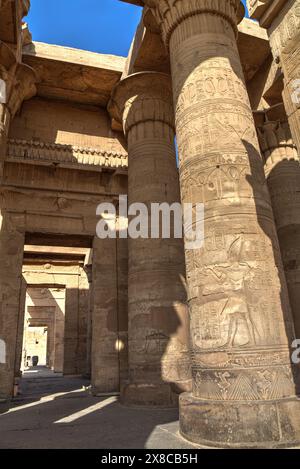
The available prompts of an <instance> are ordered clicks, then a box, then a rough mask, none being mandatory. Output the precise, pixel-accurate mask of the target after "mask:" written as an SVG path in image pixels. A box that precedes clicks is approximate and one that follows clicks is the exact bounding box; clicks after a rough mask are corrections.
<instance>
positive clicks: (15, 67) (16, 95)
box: [0, 42, 37, 118]
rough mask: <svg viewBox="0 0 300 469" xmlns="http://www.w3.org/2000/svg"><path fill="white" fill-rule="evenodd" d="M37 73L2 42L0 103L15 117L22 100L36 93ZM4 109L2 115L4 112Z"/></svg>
mask: <svg viewBox="0 0 300 469" xmlns="http://www.w3.org/2000/svg"><path fill="white" fill-rule="evenodd" d="M36 82H37V75H36V72H35V71H34V69H33V68H31V67H29V66H28V65H26V64H24V63H22V62H20V63H18V61H17V59H16V56H15V53H14V51H13V50H12V49H11V48H10V47H9V46H7V45H6V44H5V43H3V42H0V83H1V97H0V105H1V107H2V108H5V109H6V111H8V112H9V114H10V118H13V117H14V116H15V114H16V112H17V111H18V109H19V107H20V106H21V104H22V102H23V101H24V100H26V99H30V98H31V97H32V96H34V95H35V93H36ZM4 113H5V112H4V109H2V111H1V115H2V114H4Z"/></svg>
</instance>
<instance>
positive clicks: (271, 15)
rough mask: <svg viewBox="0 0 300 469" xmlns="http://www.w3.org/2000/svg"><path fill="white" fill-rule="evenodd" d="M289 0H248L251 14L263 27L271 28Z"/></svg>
mask: <svg viewBox="0 0 300 469" xmlns="http://www.w3.org/2000/svg"><path fill="white" fill-rule="evenodd" d="M287 1H288V0H247V6H248V9H249V15H250V17H251V18H253V19H255V20H258V21H259V23H260V25H261V26H262V27H263V28H269V27H270V26H271V24H272V22H273V21H274V19H275V18H276V16H278V14H279V12H280V11H281V10H282V8H283V7H284V6H285V4H286V3H287Z"/></svg>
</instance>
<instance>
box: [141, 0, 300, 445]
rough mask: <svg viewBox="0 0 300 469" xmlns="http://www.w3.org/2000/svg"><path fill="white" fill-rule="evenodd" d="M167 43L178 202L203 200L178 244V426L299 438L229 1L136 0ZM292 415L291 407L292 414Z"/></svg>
mask: <svg viewBox="0 0 300 469" xmlns="http://www.w3.org/2000/svg"><path fill="white" fill-rule="evenodd" d="M146 3H147V4H148V5H149V6H150V7H151V8H152V11H153V14H154V15H155V17H156V19H157V21H158V23H159V24H160V27H161V30H162V36H163V39H164V42H165V44H166V47H167V48H168V49H169V51H170V58H171V70H172V80H173V94H174V105H175V114H176V130H177V141H178V147H179V158H180V181H181V191H182V202H190V203H193V204H198V203H203V204H204V206H205V243H204V247H203V248H201V249H199V250H186V266H187V281H188V287H189V300H188V301H189V310H190V318H191V342H192V373H193V390H192V393H184V394H182V395H181V396H180V431H181V434H182V435H183V436H184V437H186V438H187V439H189V440H191V441H193V442H195V443H200V444H205V445H213V446H232V447H240V446H242V447H245V446H249V447H252V446H253V447H255V446H273V445H285V444H289V443H292V444H294V443H295V442H299V439H300V417H299V409H300V403H298V401H297V399H296V397H295V392H296V385H295V382H294V370H293V368H292V366H291V362H290V351H289V347H290V345H291V343H292V340H293V339H294V330H293V322H292V318H291V312H290V306H289V300H288V294H287V287H286V282H285V276H284V271H283V267H282V261H281V256H280V250H279V243H278V238H277V234H276V228H275V223H274V218H273V213H272V207H271V203H270V198H269V194H268V190H267V185H266V181H265V176H264V171H263V164H262V160H261V155H260V153H259V144H258V141H257V136H256V131H255V125H254V122H253V116H252V111H251V109H250V104H249V99H248V95H247V91H246V87H245V82H244V77H243V72H242V67H241V63H240V58H239V54H238V49H237V44H236V37H237V26H236V25H237V23H238V21H239V19H241V18H242V16H243V10H242V6H241V4H240V2H239V1H238V0H230V1H226V2H224V1H223V0H205V1H203V0H178V1H177V2H176V3H175V2H174V1H173V0H166V1H163V2H162V1H160V0H146ZM296 415H297V417H296Z"/></svg>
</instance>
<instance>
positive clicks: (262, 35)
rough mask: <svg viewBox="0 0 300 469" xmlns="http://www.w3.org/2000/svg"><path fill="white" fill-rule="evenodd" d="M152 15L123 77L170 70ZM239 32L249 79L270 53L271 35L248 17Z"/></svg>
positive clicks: (145, 20) (141, 28)
mask: <svg viewBox="0 0 300 469" xmlns="http://www.w3.org/2000/svg"><path fill="white" fill-rule="evenodd" d="M150 15H152V14H151V12H150V11H149V10H148V11H147V12H146V13H145V14H144V16H143V19H142V20H141V22H140V24H139V26H138V28H137V31H136V34H135V37H134V39H133V42H132V45H131V49H130V52H129V55H128V58H127V62H126V66H125V70H124V73H123V78H124V77H126V76H127V75H130V74H133V73H136V72H140V71H143V70H151V71H157V72H163V73H170V60H169V55H168V53H167V51H166V48H165V46H164V44H163V42H162V39H161V36H160V34H159V33H158V32H157V31H155V30H154V28H153V26H152V24H151V21H150ZM238 31H239V35H238V48H239V52H240V58H241V62H242V65H243V69H244V73H245V78H246V81H249V80H251V79H252V77H253V76H254V75H255V73H256V72H257V71H258V70H259V69H260V67H261V66H262V65H263V63H264V62H265V60H266V59H267V57H268V56H269V55H270V54H271V49H270V44H269V39H268V34H267V32H266V30H265V29H263V28H261V27H260V26H259V24H258V23H257V22H255V21H252V20H249V19H248V18H244V20H243V21H242V22H241V23H240V24H239V25H238ZM253 51H255V53H253Z"/></svg>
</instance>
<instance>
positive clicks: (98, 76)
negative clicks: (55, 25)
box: [23, 42, 126, 107]
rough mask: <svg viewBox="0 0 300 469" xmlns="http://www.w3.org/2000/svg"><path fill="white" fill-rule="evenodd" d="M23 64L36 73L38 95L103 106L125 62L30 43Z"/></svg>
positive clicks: (115, 58)
mask: <svg viewBox="0 0 300 469" xmlns="http://www.w3.org/2000/svg"><path fill="white" fill-rule="evenodd" d="M23 61H24V62H25V63H26V64H28V65H30V66H31V67H32V68H34V69H36V70H37V71H38V74H39V82H40V83H39V86H38V95H39V96H40V97H45V98H50V99H51V98H52V99H63V100H68V101H73V102H78V103H80V104H90V105H96V106H103V107H106V106H107V103H108V101H109V98H110V94H111V91H112V89H113V87H114V86H115V85H116V83H117V82H118V81H119V79H120V78H121V75H122V73H123V70H124V67H125V63H126V59H125V58H124V57H118V56H114V55H106V54H97V53H94V52H88V51H83V50H79V49H72V48H69V47H62V46H57V45H50V44H44V43H41V42H33V43H31V44H28V45H26V46H25V47H24V48H23Z"/></svg>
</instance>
